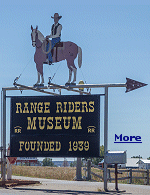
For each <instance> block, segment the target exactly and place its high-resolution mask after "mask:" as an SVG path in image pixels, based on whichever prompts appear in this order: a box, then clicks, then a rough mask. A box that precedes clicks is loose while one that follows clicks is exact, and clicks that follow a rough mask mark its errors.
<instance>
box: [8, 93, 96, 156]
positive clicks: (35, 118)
mask: <svg viewBox="0 0 150 195" xmlns="http://www.w3.org/2000/svg"><path fill="white" fill-rule="evenodd" d="M10 149H11V150H10V155H11V156H17V157H98V156H99V154H100V152H99V150H100V95H74V96H36V97H33V96H30V97H29V96H26V97H22V96H21V97H18V96H17V97H12V98H11V125H10Z"/></svg>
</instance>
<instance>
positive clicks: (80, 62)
mask: <svg viewBox="0 0 150 195" xmlns="http://www.w3.org/2000/svg"><path fill="white" fill-rule="evenodd" d="M81 65H82V49H81V47H79V46H78V66H79V68H81Z"/></svg>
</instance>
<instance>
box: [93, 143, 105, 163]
mask: <svg viewBox="0 0 150 195" xmlns="http://www.w3.org/2000/svg"><path fill="white" fill-rule="evenodd" d="M103 159H104V146H103V145H102V146H100V157H99V158H92V163H93V164H95V165H98V163H99V162H101V161H102V160H103Z"/></svg>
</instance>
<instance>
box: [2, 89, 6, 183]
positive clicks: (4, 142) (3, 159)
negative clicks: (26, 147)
mask: <svg viewBox="0 0 150 195" xmlns="http://www.w3.org/2000/svg"><path fill="white" fill-rule="evenodd" d="M2 91H3V94H2V95H3V109H2V111H3V126H2V143H3V150H2V169H3V175H2V181H5V176H6V90H5V89H4V88H3V89H2Z"/></svg>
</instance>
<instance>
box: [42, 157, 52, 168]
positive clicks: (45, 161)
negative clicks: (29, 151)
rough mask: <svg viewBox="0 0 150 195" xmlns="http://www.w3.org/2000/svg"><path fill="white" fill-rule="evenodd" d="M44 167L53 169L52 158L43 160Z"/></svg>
mask: <svg viewBox="0 0 150 195" xmlns="http://www.w3.org/2000/svg"><path fill="white" fill-rule="evenodd" d="M43 166H50V167H53V166H54V163H53V162H52V159H51V158H44V159H43Z"/></svg>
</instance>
